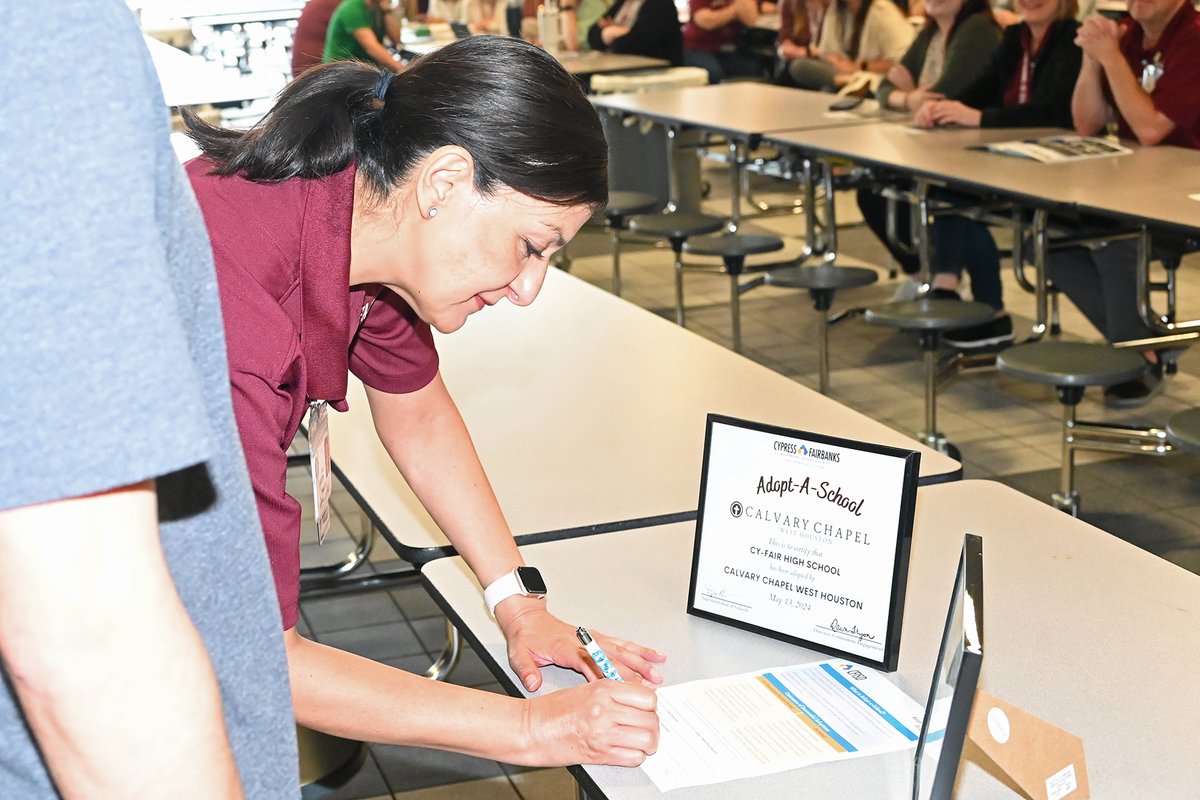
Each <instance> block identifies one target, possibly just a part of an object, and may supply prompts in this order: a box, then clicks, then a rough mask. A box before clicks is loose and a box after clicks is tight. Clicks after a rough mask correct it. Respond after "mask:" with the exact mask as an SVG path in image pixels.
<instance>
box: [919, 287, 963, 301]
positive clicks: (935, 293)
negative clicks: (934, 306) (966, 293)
mask: <svg viewBox="0 0 1200 800" xmlns="http://www.w3.org/2000/svg"><path fill="white" fill-rule="evenodd" d="M921 296H922V297H926V298H928V299H930V300H962V298H961V297H959V296H958V292H956V291H954V290H953V289H930V290H929V291H928V292H926V293H925V294H923V295H921Z"/></svg>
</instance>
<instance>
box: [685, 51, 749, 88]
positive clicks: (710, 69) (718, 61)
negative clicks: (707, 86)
mask: <svg viewBox="0 0 1200 800" xmlns="http://www.w3.org/2000/svg"><path fill="white" fill-rule="evenodd" d="M683 65H684V66H685V67H700V69H702V70H704V71H705V72H707V73H708V82H709V83H720V82H721V81H723V80H725V79H726V78H747V77H761V76H762V74H763V68H762V62H761V61H759V60H758V59H757V58H755V57H754V56H748V55H745V54H743V53H736V52H734V53H710V52H708V51H707V50H684V51H683Z"/></svg>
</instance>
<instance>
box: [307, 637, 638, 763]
mask: <svg viewBox="0 0 1200 800" xmlns="http://www.w3.org/2000/svg"><path fill="white" fill-rule="evenodd" d="M284 642H285V644H286V646H287V652H288V670H289V672H290V674H291V683H292V702H293V705H294V707H295V709H296V720H297V721H298V722H299V723H300V724H302V725H306V726H308V727H311V728H315V729H317V730H322V731H326V732H328V733H332V734H335V735H341V736H346V737H350V738H354V739H365V740H368V741H372V742H381V743H385V744H405V745H417V746H421V747H435V748H438V749H441V750H453V751H455V752H458V753H466V754H468V755H473V756H478V757H480V758H489V759H495V760H498V761H504V762H506V763H510V764H521V765H527V766H541V767H545V766H567V765H570V764H609V765H614V766H624V767H634V766H637V765H638V764H641V763H642V761H643V760H645V757H646V756H647V755H648V754H650V753H653V752H654V751H655V750H656V749H657V748H658V716H657V714H656V713H655V708H656V704H657V697H656V696H655V694H654V691H653V690H652V689H650V688H648V687H646V686H644V685H642V684H640V683H635V682H626V683H621V682H618V681H610V680H603V679H601V680H595V681H592V682H591V683H585V684H583V685H581V686H575V687H572V688H570V689H564V690H562V691H558V692H551V693H549V694H546V695H544V696H541V697H536V698H531V699H521V698H515V697H507V696H505V695H501V694H494V693H492V692H485V691H481V690H479V689H469V688H467V687H465V686H456V685H454V684H450V683H443V682H441V681H431V680H429V679H428V678H426V677H424V676H422V675H415V674H413V673H411V672H405V671H403V670H399V669H396V668H394V667H389V666H387V665H385V664H381V663H379V662H376V661H371V660H370V659H366V658H362V657H361V656H356V655H354V654H353V653H347V652H345V651H343V650H337V649H334V648H332V647H327V646H325V645H321V644H317V643H316V642H312V641H309V640H308V639H305V638H303V637H302V636H300V635H299V634H297V633H296V631H295V630H294V629H293V630H289V631H286V632H285V633H284Z"/></svg>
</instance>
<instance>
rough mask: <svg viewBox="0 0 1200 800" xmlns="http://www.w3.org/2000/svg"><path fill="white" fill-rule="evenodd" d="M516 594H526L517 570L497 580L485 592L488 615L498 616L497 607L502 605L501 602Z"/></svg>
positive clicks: (484, 600) (484, 598) (484, 597)
mask: <svg viewBox="0 0 1200 800" xmlns="http://www.w3.org/2000/svg"><path fill="white" fill-rule="evenodd" d="M514 594H525V592H524V587H522V586H521V581H519V580H518V579H517V571H516V570H515V569H514V570H512V571H511V572H506V573H504V574H503V575H501V576H500V577H499V578H496V580H494V581H492V582H491V583H490V584H488V587H487V588H486V589H484V590H483V602H484V605H486V606H487V610H488V613H489V614H491V615H492V616H493V617H494V616H496V606H498V605H500V601H501V600H507V599H508V598H510V597H512V596H513V595H514Z"/></svg>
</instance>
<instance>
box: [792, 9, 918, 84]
mask: <svg viewBox="0 0 1200 800" xmlns="http://www.w3.org/2000/svg"><path fill="white" fill-rule="evenodd" d="M824 23H825V24H824V26H823V27H822V30H821V36H820V38H819V39H818V40H817V47H816V48H815V50H813V51H812V52H810V53H809V56H808V58H797V59H793V60H791V61H789V62H788V65H787V73H786V74H787V79H788V80H789V81H790V82H791V83H792V84H793V85H795V86H799V87H800V88H801V89H821V90H824V91H827V92H832V91H836V90H838V89H840V88H841V87H842V86H845V85H846V84H847V83H848V82H849V81H850V80H851V79H853V77H854V76H855V75H856V74H857V73H859V72H872V73H875V74H877V75H879V76H882V75H884V74H885V73H886V72H887V71H888V70H889V69H891V68H892V67H893V66H894V65H895V64H896V62H897V61H898V60H899V59H900V57H901V56H902V55H904V53H905V51H906V50H908V47H909V45H911V44H912V41H913V37H914V35H915V34H914V32H913V27H912V25H911V24H910V23H909V21H908V19H907V18H905V16H904V12H902V11H901V10H900V9H899V8H898V7H897V6H896V4H895V3H893V2H892V0H836V2H835V3H834V5H833V8H831V9H830V11H829V13H828V14H826V15H825V20H824Z"/></svg>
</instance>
